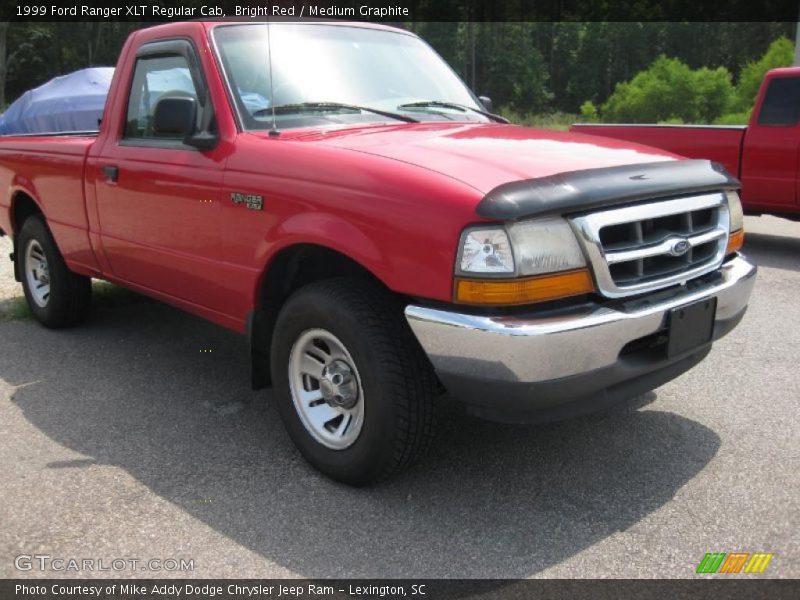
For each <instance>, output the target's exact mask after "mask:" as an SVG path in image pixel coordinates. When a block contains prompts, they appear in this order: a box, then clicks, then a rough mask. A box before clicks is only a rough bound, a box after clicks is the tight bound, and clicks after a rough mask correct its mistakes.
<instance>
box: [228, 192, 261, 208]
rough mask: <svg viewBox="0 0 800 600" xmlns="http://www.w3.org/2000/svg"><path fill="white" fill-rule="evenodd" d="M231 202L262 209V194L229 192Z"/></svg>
mask: <svg viewBox="0 0 800 600" xmlns="http://www.w3.org/2000/svg"><path fill="white" fill-rule="evenodd" d="M231 202H233V203H234V204H242V203H244V205H245V206H246V207H247V208H250V209H252V210H264V198H263V196H255V195H253V194H240V193H239V192H231Z"/></svg>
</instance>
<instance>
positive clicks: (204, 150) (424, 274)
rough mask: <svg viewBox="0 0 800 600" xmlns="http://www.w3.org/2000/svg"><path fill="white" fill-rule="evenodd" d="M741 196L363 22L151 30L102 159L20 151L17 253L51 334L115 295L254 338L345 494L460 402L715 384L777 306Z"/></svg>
mask: <svg viewBox="0 0 800 600" xmlns="http://www.w3.org/2000/svg"><path fill="white" fill-rule="evenodd" d="M165 82H171V83H170V84H169V85H168V86H167V85H165ZM738 187H739V183H738V181H737V180H736V179H735V178H733V177H731V176H730V175H729V174H728V173H727V172H725V170H724V169H723V168H722V167H720V166H718V165H715V164H713V163H711V162H709V161H704V160H682V159H679V158H677V157H675V156H674V155H672V154H669V153H667V152H663V151H660V150H656V149H653V148H647V147H644V146H639V145H636V144H631V143H623V142H618V141H614V140H603V139H600V138H597V137H594V136H583V135H578V134H570V133H558V132H544V131H536V130H532V129H526V128H523V127H517V126H514V125H510V124H508V123H506V122H505V120H504V119H502V118H500V117H497V116H495V115H492V114H491V113H490V112H488V111H487V105H486V104H483V103H482V102H481V101H480V100H479V99H478V98H476V97H475V96H474V95H473V94H472V92H470V91H469V89H468V88H467V87H466V86H465V85H464V84H463V82H462V81H461V80H460V79H459V78H458V77H457V76H456V75H455V74H454V73H453V71H452V70H451V69H450V68H449V67H448V66H447V64H446V63H445V62H444V61H443V60H442V59H441V58H440V57H439V56H438V55H436V53H435V52H433V50H432V49H431V48H430V47H429V46H428V45H427V44H425V43H424V42H423V41H422V40H420V39H419V38H418V37H416V36H415V35H413V34H411V33H408V32H406V31H402V30H397V29H393V28H389V27H385V26H380V25H370V24H363V23H361V24H357V23H356V24H344V23H327V24H323V23H288V22H284V23H272V24H270V25H265V24H263V23H232V22H192V23H170V24H166V25H161V26H157V27H153V28H150V29H144V30H142V31H138V32H136V33H134V34H133V35H132V36H131V37H130V39H129V40H128V41H127V43H126V45H125V47H124V48H123V50H122V54H121V56H120V59H119V64H118V67H117V69H116V72H115V74H114V79H113V82H112V85H111V89H110V92H109V96H108V100H107V104H106V108H105V112H104V117H103V119H102V125H101V126H100V130H99V132H97V133H96V134H86V133H75V134H72V135H67V134H54V135H31V136H15V137H6V138H2V139H0V189H2V195H0V230H2V232H4V233H5V234H9V235H11V236H13V247H14V252H13V255H12V260H14V262H15V269H16V271H15V272H16V274H17V277H18V279H19V280H20V281H21V282H22V285H23V288H24V291H25V296H26V298H27V301H28V304H29V306H30V309H31V311H32V313H33V315H34V316H35V317H36V318H37V319H38V320H39V321H41V323H43V324H44V325H45V326H48V327H53V328H58V327H65V326H69V325H73V324H76V323H78V322H80V321H81V319H83V318H84V317H85V316H86V314H87V309H88V307H89V304H90V294H91V285H90V278H100V279H106V280H109V281H112V282H115V283H117V284H120V285H123V286H127V287H129V288H132V289H135V290H138V291H140V292H142V293H144V294H148V295H150V296H153V297H155V298H158V299H161V300H163V301H165V302H169V303H171V304H174V305H176V306H179V307H181V308H183V309H185V310H187V311H190V312H192V313H194V314H197V315H200V316H202V317H204V318H206V319H209V320H211V321H213V322H215V323H218V324H220V325H222V326H225V327H228V328H230V329H233V330H235V331H238V332H241V333H243V334H245V333H246V334H247V336H248V339H249V344H250V348H251V355H252V372H253V384H254V386H255V387H257V388H258V387H265V386H267V385H270V384H271V385H272V386H273V397H274V401H275V403H276V404H277V407H278V410H279V412H280V415H281V417H282V419H283V421H284V423H285V425H286V428H287V430H288V432H289V434H290V436H291V438H292V440H293V441H294V442H295V444H296V445H297V447H298V448H299V449H300V451H301V452H302V454H303V455H304V456H305V457H306V458H307V459H308V460H309V462H310V463H312V464H313V465H314V466H315V467H317V468H318V469H320V470H321V471H322V472H324V473H326V474H327V475H329V476H331V477H333V478H336V479H338V480H340V481H344V482H347V483H351V484H366V483H370V482H373V481H376V480H379V479H381V478H383V477H386V476H388V475H390V474H392V473H394V472H396V471H397V470H398V469H400V468H403V467H405V466H406V465H408V464H410V463H411V462H412V461H413V460H414V459H415V458H416V457H417V456H419V455H420V453H421V452H422V451H423V449H424V448H425V446H426V444H427V443H428V441H429V440H430V438H431V435H432V432H433V429H434V423H435V412H436V411H435V408H436V398H437V396H438V395H440V394H441V393H442V392H443V391H445V390H447V391H448V392H449V393H450V395H452V396H453V397H455V398H457V399H458V400H461V401H463V402H464V403H465V404H466V406H467V407H468V409H469V410H470V411H471V412H472V413H474V414H476V415H478V416H482V417H486V418H490V419H498V420H504V421H514V422H524V421H535V420H538V421H546V420H553V419H560V418H565V417H571V416H575V415H578V414H582V413H585V412H587V411H591V410H597V409H602V408H604V407H607V406H609V405H611V404H612V403H614V402H618V401H620V400H624V399H626V398H630V397H633V396H636V395H638V394H641V393H643V392H644V391H646V390H650V389H653V388H654V387H657V386H659V385H661V384H663V383H664V382H666V381H669V380H670V379H672V378H674V377H676V376H678V375H679V374H681V373H683V372H684V371H686V370H687V369H689V368H691V367H692V366H694V365H695V364H697V363H698V362H699V361H701V360H702V359H703V358H704V357H705V356H706V355H707V354H708V352H709V351H710V349H711V345H712V343H713V341H714V340H716V339H718V338H720V337H721V336H723V335H725V334H726V333H728V332H729V331H730V330H731V329H733V328H734V327H735V326H736V324H737V323H738V322H739V320H740V319H741V318H742V315H743V314H744V312H745V309H746V307H747V303H748V299H749V296H750V292H751V290H752V287H753V283H754V281H755V273H756V268H755V267H754V266H753V265H752V264H750V263H749V262H748V261H747V260H746V259H745V258H744V257H743V256H742V255H741V254H739V252H738V250H739V248H740V246H741V243H742V238H743V231H742V221H743V217H742V209H741V204H740V201H739V197H738V193H737V189H738Z"/></svg>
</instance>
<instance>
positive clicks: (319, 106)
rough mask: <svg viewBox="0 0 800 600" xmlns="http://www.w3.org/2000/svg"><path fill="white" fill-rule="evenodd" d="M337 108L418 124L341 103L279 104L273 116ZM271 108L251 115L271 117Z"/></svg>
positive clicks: (388, 114)
mask: <svg viewBox="0 0 800 600" xmlns="http://www.w3.org/2000/svg"><path fill="white" fill-rule="evenodd" d="M337 108H341V109H345V110H357V111H363V112H370V113H374V114H376V115H380V116H382V117H388V118H390V119H396V120H398V121H404V122H406V123H419V119H415V118H414V117H409V116H408V115H401V114H400V113H395V112H389V111H388V110H380V109H378V108H372V107H370V106H359V105H357V104H345V103H343V102H299V103H297V104H279V105H278V106H276V107H275V108H274V110H275V114H286V113H291V112H294V111H297V112H302V111H324V110H331V109H333V110H335V109H337ZM272 111H273V108H261V109H259V110H257V111H256V112H254V113H253V116H254V117H263V116H265V115H271V114H272Z"/></svg>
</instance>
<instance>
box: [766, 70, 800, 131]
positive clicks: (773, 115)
mask: <svg viewBox="0 0 800 600" xmlns="http://www.w3.org/2000/svg"><path fill="white" fill-rule="evenodd" d="M798 117H800V77H780V78H776V79H773V80H772V81H770V82H769V87H768V88H767V94H766V96H765V97H764V102H763V103H762V104H761V113H759V115H758V124H759V125H784V126H792V125H796V124H797V120H798Z"/></svg>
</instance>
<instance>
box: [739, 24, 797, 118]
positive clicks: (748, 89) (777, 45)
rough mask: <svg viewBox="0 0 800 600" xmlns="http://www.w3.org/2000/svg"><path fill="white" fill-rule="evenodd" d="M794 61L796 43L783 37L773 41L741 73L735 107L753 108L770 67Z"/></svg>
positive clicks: (742, 110) (782, 65) (742, 108)
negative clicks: (758, 57) (762, 53)
mask: <svg viewBox="0 0 800 600" xmlns="http://www.w3.org/2000/svg"><path fill="white" fill-rule="evenodd" d="M793 61H794V43H792V42H791V41H790V40H789V39H788V38H785V37H781V38H778V39H777V40H775V41H774V42H772V43H771V44H770V46H769V49H768V50H767V52H766V53H765V54H764V56H762V57H761V58H760V59H758V60H757V61H753V62H749V63H747V64H746V65H745V66H744V68H742V72H741V75H739V83H738V85H737V86H736V103H735V109H736V110H737V111H740V112H744V111H748V110H750V109H751V108H753V104H754V103H755V100H756V95H757V94H758V88H759V86H760V85H761V81H762V80H763V79H764V75H765V74H766V73H767V71H769V70H770V69H775V68H778V67H788V66H790V65H791V64H792V62H793Z"/></svg>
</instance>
